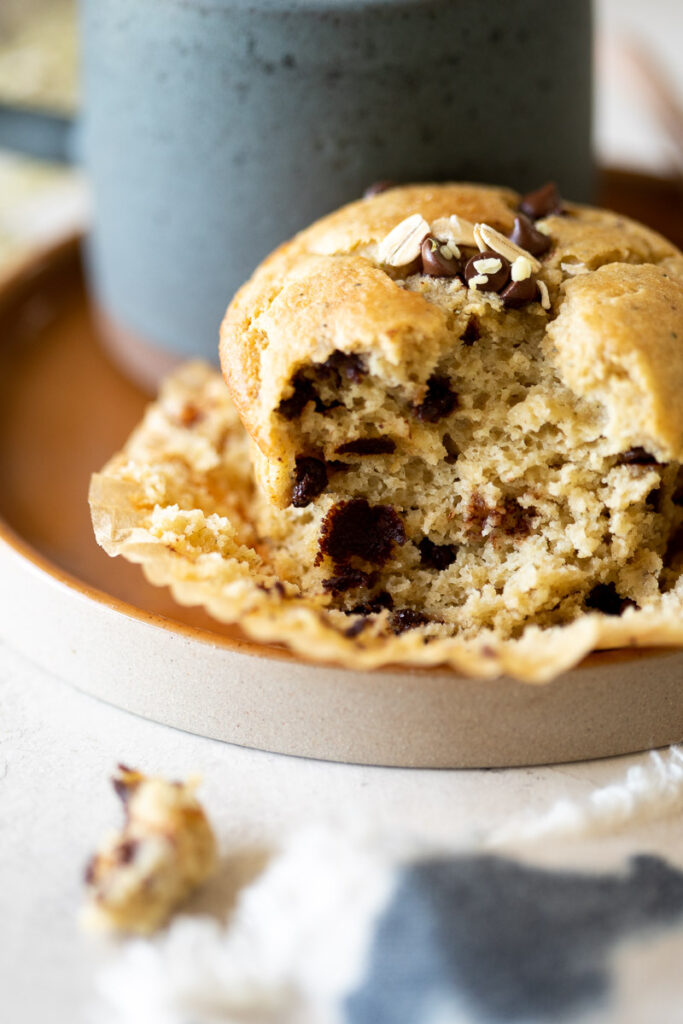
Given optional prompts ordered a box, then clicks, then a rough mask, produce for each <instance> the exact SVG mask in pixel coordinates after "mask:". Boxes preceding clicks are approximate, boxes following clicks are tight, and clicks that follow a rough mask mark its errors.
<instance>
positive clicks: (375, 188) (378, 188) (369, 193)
mask: <svg viewBox="0 0 683 1024" xmlns="http://www.w3.org/2000/svg"><path fill="white" fill-rule="evenodd" d="M395 187H396V182H395V181H391V179H390V178H384V179H383V180H382V181H373V183H372V185H368V187H367V188H366V190H365V192H364V193H363V199H371V198H372V197H373V196H379V195H381V193H382V192H386V191H387V190H388V189H390V188H395Z"/></svg>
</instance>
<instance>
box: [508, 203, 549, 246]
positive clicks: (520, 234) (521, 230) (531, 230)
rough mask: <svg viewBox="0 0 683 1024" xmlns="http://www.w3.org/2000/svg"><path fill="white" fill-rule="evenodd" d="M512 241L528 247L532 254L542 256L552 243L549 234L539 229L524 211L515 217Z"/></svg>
mask: <svg viewBox="0 0 683 1024" xmlns="http://www.w3.org/2000/svg"><path fill="white" fill-rule="evenodd" d="M510 241H511V242H514V243H515V244H516V245H519V246H521V248H522V249H526V251H527V252H530V253H531V255H532V256H542V255H543V253H545V252H547V251H548V249H549V248H550V246H551V245H552V241H551V240H550V238H549V237H548V235H544V234H543V232H542V231H539V230H538V228H536V227H535V226H534V225H533V224H532V223H531V221H530V220H529V218H528V217H525V216H524V214H523V213H520V214H518V215H517V216H516V217H515V226H514V228H513V229H512V233H511V235H510Z"/></svg>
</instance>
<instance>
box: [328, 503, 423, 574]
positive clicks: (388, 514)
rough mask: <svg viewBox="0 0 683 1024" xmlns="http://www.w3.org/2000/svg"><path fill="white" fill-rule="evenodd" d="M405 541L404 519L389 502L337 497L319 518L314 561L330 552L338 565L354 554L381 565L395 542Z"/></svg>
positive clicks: (402, 542)
mask: <svg viewBox="0 0 683 1024" xmlns="http://www.w3.org/2000/svg"><path fill="white" fill-rule="evenodd" d="M405 542H406V532H405V528H404V526H403V522H402V520H401V517H400V516H399V515H398V513H397V512H396V511H395V510H394V509H393V508H392V507H391V505H370V504H368V502H367V501H366V500H365V498H354V499H353V500H352V501H340V502H339V503H338V504H337V505H333V506H332V508H331V509H330V510H329V512H328V513H327V515H326V516H325V518H324V519H323V521H322V528H321V532H320V544H319V552H318V557H317V558H316V564H317V565H319V564H320V562H321V560H322V557H323V555H329V557H330V558H331V559H332V560H333V561H334V562H336V563H337V564H338V565H345V564H346V563H347V562H348V561H349V560H350V559H351V558H353V557H354V556H356V557H357V558H361V559H363V560H364V561H365V562H370V563H371V564H373V565H384V563H385V562H386V561H387V559H388V558H389V556H390V555H391V551H392V548H393V546H394V544H399V545H402V544H405Z"/></svg>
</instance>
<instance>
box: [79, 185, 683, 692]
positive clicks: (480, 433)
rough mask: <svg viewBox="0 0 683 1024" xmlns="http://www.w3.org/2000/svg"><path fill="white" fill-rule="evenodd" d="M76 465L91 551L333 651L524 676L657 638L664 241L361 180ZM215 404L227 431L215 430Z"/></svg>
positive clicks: (666, 500)
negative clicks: (127, 434) (140, 417)
mask: <svg viewBox="0 0 683 1024" xmlns="http://www.w3.org/2000/svg"><path fill="white" fill-rule="evenodd" d="M220 350H221V360H222V365H223V370H224V374H225V378H226V380H227V383H228V389H226V388H225V384H224V382H223V380H222V379H221V378H220V376H219V375H218V374H217V373H216V372H215V371H214V370H213V369H211V368H209V367H206V366H204V365H201V364H188V365H186V366H184V367H182V368H181V369H180V370H178V371H177V372H176V373H175V374H174V375H173V376H172V377H171V378H169V379H168V381H167V382H166V383H165V385H164V387H163V388H162V392H161V394H160V397H159V399H158V401H157V402H156V403H155V404H154V405H152V406H151V407H150V409H149V410H148V412H147V414H146V416H145V419H144V421H143V423H142V424H141V425H140V427H139V428H138V429H137V430H136V431H135V433H134V435H133V436H132V437H131V439H130V441H129V442H128V444H127V445H126V447H125V449H124V450H123V451H122V452H121V453H119V454H118V455H116V456H114V458H113V459H112V460H110V462H109V464H108V465H107V466H106V467H105V468H104V470H103V471H102V473H99V474H96V475H95V476H94V477H93V481H92V485H91V491H90V502H91V508H92V515H93V523H94V526H95V532H96V536H97V539H98V541H99V543H100V544H101V545H102V546H103V547H104V548H105V550H107V551H108V552H109V553H110V554H113V555H115V554H122V555H123V556H124V557H126V558H128V559H130V560H131V561H134V562H138V563H140V564H142V566H143V568H144V570H145V572H146V574H147V576H148V577H149V579H150V580H151V581H152V582H154V583H156V584H159V585H168V586H170V587H171V588H172V590H173V593H174V596H175V597H176V598H177V600H179V601H180V602H182V603H184V604H202V605H204V606H205V607H206V608H207V609H208V610H209V612H210V613H211V614H212V615H213V616H214V617H215V618H216V619H218V620H220V621H223V622H227V623H235V622H239V624H240V625H241V627H242V628H243V629H244V631H245V632H246V633H248V634H249V635H250V636H252V637H255V638H257V639H258V640H265V641H278V642H281V643H285V644H287V645H288V646H290V647H291V648H293V649H294V650H295V651H297V652H298V653H299V654H301V655H302V656H304V657H308V658H313V659H325V660H334V661H336V662H339V663H342V664H344V665H347V666H349V667H355V668H375V667H378V666H381V665H386V664H396V663H403V664H410V665H436V664H448V665H451V666H453V667H455V668H456V669H458V670H460V671H462V672H465V673H468V674H471V675H478V676H485V677H490V676H494V675H497V674H499V673H501V672H505V673H507V674H509V675H513V676H515V677H517V678H519V679H525V680H543V679H548V678H551V677H552V676H553V675H555V674H556V673H558V672H559V671H561V670H562V669H565V668H567V667H568V666H570V665H572V664H574V663H576V662H577V661H578V660H579V659H580V658H581V657H582V656H583V655H584V654H585V653H586V652H588V651H590V650H592V649H594V648H600V647H616V646H622V645H634V644H641V645H651V644H681V643H683V572H682V569H683V555H682V554H681V552H683V544H681V539H682V537H683V497H682V493H683V487H681V468H680V467H681V462H682V457H683V412H682V411H681V403H680V401H679V393H680V391H681V388H682V387H683V256H682V255H681V254H680V253H679V252H678V250H676V249H675V248H674V247H673V246H672V245H671V244H670V243H668V242H667V241H666V240H665V239H663V238H662V237H661V236H659V235H657V234H655V233H654V232H652V231H650V230H648V229H647V228H645V227H642V226H641V225H639V224H636V223H634V222H633V221H630V220H627V219H625V218H623V217H620V216H617V215H616V214H613V213H610V212H607V211H604V210H596V209H589V208H586V207H579V206H576V205H574V204H572V203H569V202H567V201H565V200H563V199H562V198H561V197H560V196H559V195H558V193H557V190H556V189H555V188H554V187H553V186H552V185H549V186H545V187H543V188H540V189H539V190H538V191H537V192H534V193H532V194H530V195H527V196H519V195H517V194H515V193H514V192H511V191H509V190H504V189H497V188H487V187H481V186H474V185H422V186H407V187H400V188H389V189H385V190H384V191H379V192H378V191H376V192H375V194H373V195H372V196H371V197H368V198H366V199H364V200H361V201H359V202H356V203H353V204H351V205H350V206H347V207H346V208H344V209H342V210H340V211H338V212H337V213H334V214H332V215H331V216H329V217H327V218H325V219H323V220H322V221H320V222H318V223H317V224H315V225H313V226H312V227H311V228H309V229H308V230H306V231H304V232H302V233H301V234H300V235H298V236H297V237H296V238H294V239H293V240H292V241H291V242H289V243H288V244H286V245H284V246H282V247H281V248H280V249H279V250H277V251H276V252H275V253H274V254H273V255H272V256H271V257H270V258H269V259H268V260H266V262H265V263H264V264H263V265H262V266H261V267H260V268H259V269H258V270H257V271H256V273H255V274H254V276H253V277H252V279H251V280H250V281H249V282H248V283H247V284H246V285H245V286H244V287H243V288H242V290H241V291H240V292H239V293H238V295H237V296H236V297H235V299H234V301H233V302H232V303H231V305H230V307H229V309H228V312H227V314H226V317H225V321H224V323H223V326H222V330H221V343H220ZM240 420H241V422H240Z"/></svg>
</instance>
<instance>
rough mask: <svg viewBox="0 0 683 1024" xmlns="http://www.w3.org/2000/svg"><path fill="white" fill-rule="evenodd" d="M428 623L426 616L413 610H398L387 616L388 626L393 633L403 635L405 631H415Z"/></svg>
mask: <svg viewBox="0 0 683 1024" xmlns="http://www.w3.org/2000/svg"><path fill="white" fill-rule="evenodd" d="M428 622H429V619H428V618H427V616H426V615H423V614H422V612H417V611H415V609H414V608H399V609H398V610H397V611H395V612H392V613H391V615H390V616H389V625H390V626H391V630H392V632H393V633H396V634H397V635H398V634H399V633H405V631H406V630H407V629H417V627H418V626H424V625H426V624H427V623H428Z"/></svg>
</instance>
